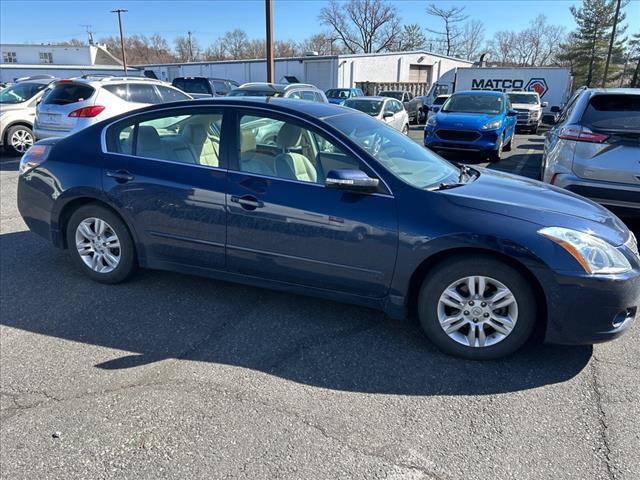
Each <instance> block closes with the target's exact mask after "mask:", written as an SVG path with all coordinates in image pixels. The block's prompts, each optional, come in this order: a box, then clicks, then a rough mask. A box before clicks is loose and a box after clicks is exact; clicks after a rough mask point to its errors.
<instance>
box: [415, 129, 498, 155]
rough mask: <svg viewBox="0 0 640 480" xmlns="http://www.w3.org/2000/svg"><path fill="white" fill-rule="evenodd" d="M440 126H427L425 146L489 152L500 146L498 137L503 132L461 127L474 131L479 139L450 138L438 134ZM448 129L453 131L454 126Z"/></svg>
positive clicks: (465, 130) (434, 148) (433, 148)
mask: <svg viewBox="0 0 640 480" xmlns="http://www.w3.org/2000/svg"><path fill="white" fill-rule="evenodd" d="M438 130H440V128H439V127H425V129H424V146H425V147H427V148H430V149H431V150H463V151H465V150H466V151H472V152H488V151H492V150H496V149H497V148H498V139H499V138H500V135H501V134H502V131H501V130H490V131H482V132H481V131H473V130H467V129H461V131H464V132H474V133H475V134H476V135H477V137H478V138H477V139H475V140H473V141H468V140H463V139H452V140H448V139H445V138H442V136H441V135H438ZM446 130H449V131H453V130H454V129H452V128H447V129H446Z"/></svg>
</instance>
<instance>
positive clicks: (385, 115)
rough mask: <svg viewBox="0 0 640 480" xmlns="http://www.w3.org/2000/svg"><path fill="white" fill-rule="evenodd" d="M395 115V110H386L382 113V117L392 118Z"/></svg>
mask: <svg viewBox="0 0 640 480" xmlns="http://www.w3.org/2000/svg"><path fill="white" fill-rule="evenodd" d="M391 117H393V112H384V113H383V114H382V118H391Z"/></svg>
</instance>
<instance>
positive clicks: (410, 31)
mask: <svg viewBox="0 0 640 480" xmlns="http://www.w3.org/2000/svg"><path fill="white" fill-rule="evenodd" d="M426 43H427V37H425V35H424V32H423V31H422V27H421V26H420V25H418V24H417V23H412V24H409V25H405V26H404V27H402V35H401V36H400V48H399V50H402V51H405V52H409V51H411V50H420V49H423V48H425V45H426Z"/></svg>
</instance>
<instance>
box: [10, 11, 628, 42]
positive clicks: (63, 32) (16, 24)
mask: <svg viewBox="0 0 640 480" xmlns="http://www.w3.org/2000/svg"><path fill="white" fill-rule="evenodd" d="M394 3H395V4H396V6H397V7H398V10H399V12H400V15H401V17H402V20H403V22H404V23H419V24H421V25H422V26H423V27H431V28H437V27H438V26H439V25H438V24H437V23H436V21H435V19H433V18H431V17H429V16H428V15H427V14H426V12H425V8H426V6H427V4H428V3H429V2H428V1H427V0H399V1H396V2H394ZM435 3H437V4H439V5H442V6H448V5H452V4H455V5H464V6H465V7H466V13H467V14H468V15H469V18H473V19H478V20H481V21H483V22H484V24H485V28H486V32H487V33H486V36H487V37H490V36H491V34H492V33H493V32H495V31H497V30H505V29H512V30H519V29H522V28H525V27H526V26H527V24H528V22H529V20H530V19H532V18H534V17H536V16H537V15H539V14H545V15H546V16H547V17H548V19H549V21H550V22H552V23H556V24H560V25H564V26H566V27H567V30H570V29H572V28H574V26H575V24H574V22H573V17H572V16H571V13H570V11H569V6H570V5H572V4H579V3H580V1H579V0H575V1H565V0H493V1H482V0H467V1H442V0H438V1H436V2H435ZM273 4H274V36H275V38H276V39H282V40H286V39H292V40H303V39H304V38H306V37H308V36H309V35H311V34H312V33H315V32H318V31H321V30H322V29H323V27H322V26H321V25H320V24H319V22H318V12H319V11H320V9H321V8H322V6H323V5H325V4H326V2H325V1H321V0H273ZM114 8H125V9H127V10H129V11H128V12H127V13H125V14H124V17H123V23H124V30H125V34H127V35H132V34H144V35H151V34H153V33H156V32H157V33H160V34H162V35H163V36H164V37H166V38H167V39H168V40H169V41H170V42H171V43H172V41H173V39H174V38H175V37H176V36H178V35H183V34H185V33H186V31H187V30H191V31H193V32H194V33H195V37H196V39H197V40H198V42H199V43H200V45H201V46H202V47H206V46H207V45H209V44H210V43H211V42H213V41H214V40H215V39H216V38H217V37H218V36H221V35H222V34H224V32H226V31H228V30H232V29H234V28H241V29H243V30H245V31H246V32H247V34H248V35H249V37H251V38H258V37H261V36H263V35H264V2H263V1H262V0H235V1H223V0H213V1H212V0H208V1H207V0H200V1H186V0H170V1H162V0H161V1H154V0H145V1H126V0H113V1H100V0H92V1H89V0H85V1H81V0H78V1H55V0H49V1H30V0H2V1H1V2H0V41H1V42H2V43H23V42H33V43H45V42H57V41H63V40H68V39H70V38H74V37H75V38H81V39H85V38H86V33H85V27H83V26H82V25H83V24H91V25H92V29H93V30H94V32H95V37H96V39H99V38H100V37H103V36H109V35H116V34H117V32H118V30H117V21H116V16H115V14H112V13H109V11H110V10H113V9H114ZM626 12H627V23H629V24H630V26H631V27H632V28H633V26H634V25H640V1H639V0H632V2H631V4H630V5H629V6H628V7H627V8H626Z"/></svg>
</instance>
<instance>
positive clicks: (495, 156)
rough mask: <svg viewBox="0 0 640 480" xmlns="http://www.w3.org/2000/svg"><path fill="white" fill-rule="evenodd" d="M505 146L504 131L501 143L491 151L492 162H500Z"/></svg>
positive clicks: (490, 158) (490, 159)
mask: <svg viewBox="0 0 640 480" xmlns="http://www.w3.org/2000/svg"><path fill="white" fill-rule="evenodd" d="M503 148H504V133H503V134H502V136H501V137H500V145H498V148H497V149H495V150H491V151H490V152H489V161H490V162H491V163H495V162H499V161H500V158H501V157H502V150H503Z"/></svg>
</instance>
